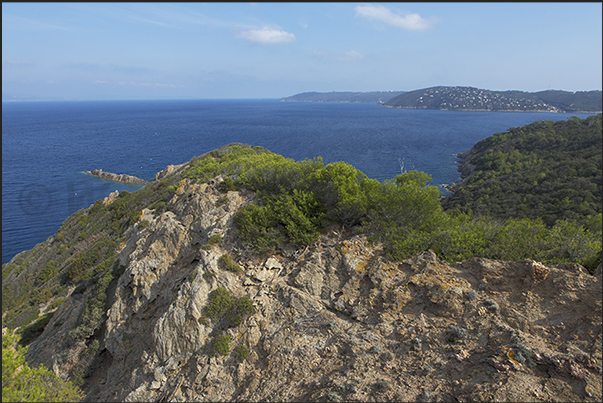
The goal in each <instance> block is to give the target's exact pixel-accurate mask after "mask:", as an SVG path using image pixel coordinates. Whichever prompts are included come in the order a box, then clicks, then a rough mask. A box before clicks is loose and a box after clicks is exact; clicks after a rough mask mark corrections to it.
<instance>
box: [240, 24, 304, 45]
mask: <svg viewBox="0 0 603 403" xmlns="http://www.w3.org/2000/svg"><path fill="white" fill-rule="evenodd" d="M237 36H238V37H239V38H242V39H245V40H248V41H250V42H257V43H261V44H270V43H286V42H293V41H295V35H294V34H292V33H291V32H287V31H283V30H281V29H278V28H270V27H263V28H262V29H250V30H247V31H243V32H241V33H240V34H239V35H237Z"/></svg>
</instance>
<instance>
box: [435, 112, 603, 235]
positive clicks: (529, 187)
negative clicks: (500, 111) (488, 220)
mask: <svg viewBox="0 0 603 403" xmlns="http://www.w3.org/2000/svg"><path fill="white" fill-rule="evenodd" d="M602 147H603V137H602V135H601V114H599V115H596V116H590V117H588V118H586V119H578V118H571V119H569V120H567V121H558V122H552V121H537V122H534V123H532V124H529V125H527V126H523V127H519V128H512V129H510V130H509V131H508V132H505V133H497V134H495V135H493V136H491V137H488V138H487V139H485V140H482V141H480V142H479V143H477V144H476V145H475V146H474V147H473V148H472V149H471V150H469V151H468V152H467V153H465V154H464V155H461V157H465V160H464V163H463V165H462V166H461V172H464V176H466V180H465V182H466V184H464V185H463V186H461V187H460V189H458V190H457V191H455V192H454V193H453V194H452V195H451V196H450V197H448V198H447V200H446V201H445V203H444V206H445V208H446V209H447V210H452V209H455V210H459V211H463V212H469V211H472V212H473V213H474V214H475V215H480V216H490V217H494V218H501V219H506V218H511V217H512V218H531V219H538V218H540V219H542V220H543V222H544V223H545V224H546V225H548V226H552V225H554V224H555V222H557V221H558V220H560V219H569V220H578V221H580V222H581V221H583V220H584V219H586V218H587V217H589V216H591V217H593V216H596V215H597V214H599V213H601V212H602V211H601V200H602V185H603V179H602V177H601V172H602V155H601V149H602Z"/></svg>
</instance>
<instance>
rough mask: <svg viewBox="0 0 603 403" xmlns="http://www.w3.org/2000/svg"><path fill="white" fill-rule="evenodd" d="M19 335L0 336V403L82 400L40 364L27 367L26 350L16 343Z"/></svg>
mask: <svg viewBox="0 0 603 403" xmlns="http://www.w3.org/2000/svg"><path fill="white" fill-rule="evenodd" d="M18 339H19V336H10V335H5V334H3V335H2V401H3V402H76V401H80V400H82V398H83V397H84V396H83V394H82V392H81V391H80V390H79V389H78V388H77V387H76V386H74V385H73V384H72V383H70V382H64V381H63V380H61V379H60V378H59V377H57V376H56V375H55V374H54V372H52V371H50V370H49V369H47V368H45V367H44V366H42V365H40V366H38V367H37V368H31V367H30V366H29V365H28V364H27V362H25V352H26V351H27V348H26V347H21V346H20V345H19V344H18Z"/></svg>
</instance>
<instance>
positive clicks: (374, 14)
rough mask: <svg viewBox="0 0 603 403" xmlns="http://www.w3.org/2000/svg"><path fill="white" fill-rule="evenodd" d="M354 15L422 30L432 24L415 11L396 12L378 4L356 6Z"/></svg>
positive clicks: (399, 26)
mask: <svg viewBox="0 0 603 403" xmlns="http://www.w3.org/2000/svg"><path fill="white" fill-rule="evenodd" d="M355 10H356V16H357V17H363V18H368V19H370V20H374V21H379V22H384V23H386V24H389V25H392V26H394V27H398V28H403V29H410V30H417V31H420V30H424V29H428V28H430V27H431V25H432V21H431V20H427V19H425V18H423V17H421V16H420V15H419V14H416V13H405V14H403V15H402V14H396V13H394V12H393V11H391V10H390V9H389V8H387V7H384V6H380V5H375V6H373V5H371V6H356V8H355Z"/></svg>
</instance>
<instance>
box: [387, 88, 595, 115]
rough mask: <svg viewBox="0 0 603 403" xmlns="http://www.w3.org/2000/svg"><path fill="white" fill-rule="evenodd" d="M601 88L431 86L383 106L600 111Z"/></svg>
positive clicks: (484, 109)
mask: <svg viewBox="0 0 603 403" xmlns="http://www.w3.org/2000/svg"><path fill="white" fill-rule="evenodd" d="M602 104H603V98H602V93H601V91H579V92H568V91H553V90H551V91H541V92H523V91H490V90H484V89H479V88H473V87H431V88H424V89H420V90H415V91H409V92H405V93H403V94H400V95H398V96H396V97H394V98H392V99H390V100H389V101H387V102H385V104H384V106H387V107H394V108H412V109H441V110H480V111H482V110H483V111H495V112H504V111H523V112H565V113H571V112H600V111H601V110H602V109H603V107H602Z"/></svg>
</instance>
